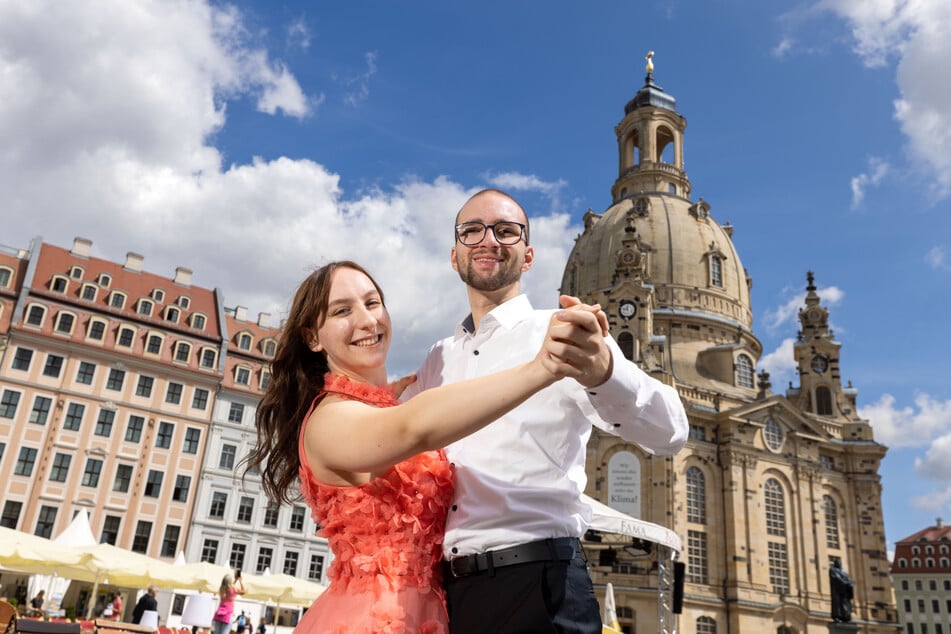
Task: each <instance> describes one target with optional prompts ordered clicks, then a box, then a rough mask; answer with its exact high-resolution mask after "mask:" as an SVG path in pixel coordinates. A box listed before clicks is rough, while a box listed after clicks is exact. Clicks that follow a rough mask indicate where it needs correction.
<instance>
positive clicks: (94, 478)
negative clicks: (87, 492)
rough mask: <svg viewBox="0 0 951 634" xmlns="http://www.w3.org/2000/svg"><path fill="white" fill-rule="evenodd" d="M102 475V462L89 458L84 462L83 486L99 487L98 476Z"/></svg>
mask: <svg viewBox="0 0 951 634" xmlns="http://www.w3.org/2000/svg"><path fill="white" fill-rule="evenodd" d="M100 475H102V460H97V459H95V458H89V459H87V460H86V468H85V469H83V486H84V487H97V486H99V476H100Z"/></svg>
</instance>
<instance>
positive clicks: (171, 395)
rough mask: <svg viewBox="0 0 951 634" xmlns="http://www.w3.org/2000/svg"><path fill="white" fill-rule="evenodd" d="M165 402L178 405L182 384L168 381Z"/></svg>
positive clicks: (180, 400)
mask: <svg viewBox="0 0 951 634" xmlns="http://www.w3.org/2000/svg"><path fill="white" fill-rule="evenodd" d="M165 402H166V403H171V404H172V405H179V404H181V402H182V384H181V383H173V382H171V381H169V383H168V389H167V390H165Z"/></svg>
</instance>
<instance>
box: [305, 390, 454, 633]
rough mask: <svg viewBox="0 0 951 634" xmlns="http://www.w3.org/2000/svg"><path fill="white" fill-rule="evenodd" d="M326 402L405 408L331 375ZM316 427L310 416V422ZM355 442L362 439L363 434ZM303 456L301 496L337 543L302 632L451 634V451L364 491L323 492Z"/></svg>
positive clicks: (423, 458)
mask: <svg viewBox="0 0 951 634" xmlns="http://www.w3.org/2000/svg"><path fill="white" fill-rule="evenodd" d="M326 394H333V395H335V396H338V397H343V398H348V399H353V400H356V401H360V402H363V403H367V404H370V405H374V406H376V407H391V406H393V405H397V404H398V401H397V400H396V397H395V396H394V394H393V391H392V390H390V389H389V388H387V387H377V386H373V385H369V384H360V383H354V382H352V381H350V380H349V379H347V378H344V377H341V376H337V375H333V374H328V375H326V377H325V378H324V391H323V392H322V393H321V394H320V396H318V397H317V399H315V401H314V404H315V405H316V404H317V402H319V400H320V399H321V398H323V396H324V395H326ZM309 418H310V414H309V413H308V416H307V418H305V423H306V420H307V419H309ZM355 433H358V431H357V430H355ZM303 439H304V426H303V425H302V426H301V434H300V441H299V447H298V451H299V453H300V462H301V467H300V481H301V493H302V494H303V495H304V499H305V500H306V501H307V503H308V504H309V505H310V508H311V512H312V514H313V518H314V521H315V522H317V524H318V525H320V526H321V527H322V528H321V529H320V530H319V531H317V534H318V535H320V536H321V537H325V538H326V539H327V541H328V542H329V543H330V548H331V550H332V551H333V553H334V560H333V563H331V565H330V569H329V570H328V572H327V576H328V577H329V578H330V586H329V587H328V588H327V590H325V591H324V592H323V593H322V594H321V595H320V596H319V597H318V598H317V600H316V601H314V604H313V605H312V606H311V607H310V609H308V610H307V611H306V612H305V613H304V616H303V618H302V619H301V620H300V622H299V623H298V625H297V627H296V628H295V630H294V631H295V632H307V633H310V632H327V633H329V634H384V633H385V634H416V633H419V634H446V633H448V631H449V625H448V623H449V620H448V616H447V614H446V597H445V594H444V591H443V587H442V568H441V565H440V560H441V558H442V540H443V533H444V531H445V524H446V512H447V510H448V507H449V504H450V500H451V499H452V468H451V466H450V465H449V461H448V460H447V459H446V455H445V453H444V452H443V451H441V450H440V451H428V452H425V453H422V454H419V455H417V456H414V457H412V458H410V459H409V460H406V461H404V462H401V463H399V464H397V465H395V466H393V467H390V469H389V470H387V471H386V472H385V473H383V474H382V475H380V476H378V477H376V478H374V479H373V480H371V481H370V482H367V483H366V484H362V485H359V486H334V485H330V484H324V483H322V482H318V481H317V479H316V478H315V477H314V474H313V472H312V471H311V469H310V465H309V464H308V463H307V457H306V456H305V454H304V444H303Z"/></svg>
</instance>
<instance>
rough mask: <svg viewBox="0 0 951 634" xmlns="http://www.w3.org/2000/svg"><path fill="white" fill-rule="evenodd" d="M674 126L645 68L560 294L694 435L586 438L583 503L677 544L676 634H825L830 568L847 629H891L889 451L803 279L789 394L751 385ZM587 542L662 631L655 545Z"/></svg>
mask: <svg viewBox="0 0 951 634" xmlns="http://www.w3.org/2000/svg"><path fill="white" fill-rule="evenodd" d="M685 128H686V120H685V119H684V118H683V117H682V116H681V115H680V114H679V113H677V111H676V101H675V99H674V98H673V97H672V96H670V95H669V94H667V93H666V92H664V90H663V89H662V88H660V87H659V86H657V85H656V84H655V83H654V77H653V72H652V69H649V70H648V74H647V78H646V81H645V84H644V86H643V87H642V88H641V89H640V90H639V91H638V92H637V94H636V95H635V96H634V98H633V99H631V101H630V102H628V104H627V105H626V107H625V114H624V117H623V119H622V120H621V122H620V123H619V124H618V125H617V126H616V128H615V133H616V135H617V139H618V153H619V163H618V167H619V173H618V177H617V180H616V181H615V183H614V185H613V187H612V189H611V192H612V197H613V204H612V205H611V206H610V207H609V208H608V209H607V210H605V211H604V212H603V213H600V214H598V213H595V212H593V211H591V210H589V211H588V213H587V214H585V216H584V227H585V228H584V232H583V233H582V234H581V235H579V236H578V238H577V240H576V243H575V247H574V249H573V250H572V253H571V255H570V257H569V260H568V263H567V265H566V268H565V273H564V278H563V280H562V287H561V290H562V292H566V293H569V294H574V295H578V296H580V297H582V298H583V299H584V300H586V301H589V302H598V303H600V304H601V305H602V306H604V307H605V310H606V311H607V313H608V315H609V322H610V327H611V332H612V334H613V335H614V337H615V338H616V339H617V341H618V343H619V344H620V346H621V348H622V350H623V351H624V353H625V355H627V356H628V357H629V358H630V359H632V360H634V361H635V362H636V363H638V364H639V365H640V366H641V367H642V368H643V369H644V370H645V371H647V372H649V373H651V374H652V375H654V376H656V377H657V378H658V379H660V380H662V381H664V382H666V383H668V384H669V385H673V386H675V387H676V388H677V389H678V391H679V393H680V396H681V398H682V399H683V401H684V403H685V405H686V409H687V414H688V417H689V419H690V427H691V434H690V440H689V441H688V443H687V447H686V448H685V449H684V450H683V451H682V452H680V453H679V454H678V455H676V456H674V457H657V456H651V455H650V454H648V453H646V452H644V451H642V450H641V449H640V448H639V447H637V446H636V445H633V444H630V443H625V442H623V441H621V440H620V439H618V438H616V437H614V436H611V435H607V434H604V433H601V432H599V431H598V430H595V432H594V434H593V435H592V438H591V441H590V443H589V446H588V476H589V480H588V490H587V491H586V493H587V494H589V495H591V496H592V497H595V498H597V499H599V500H601V501H602V502H605V503H607V504H609V505H611V506H613V507H615V508H617V509H618V510H621V511H624V512H627V513H629V514H632V515H636V516H638V517H640V518H642V519H644V520H647V521H649V522H654V523H657V524H660V525H663V526H666V527H668V528H671V529H672V530H674V531H675V532H676V533H677V534H678V535H679V536H680V537H681V539H682V540H683V552H682V553H681V556H680V560H681V561H682V562H685V563H686V568H685V587H684V600H683V612H682V614H681V615H680V617H679V628H678V631H679V632H684V633H687V634H691V633H694V632H696V633H698V634H711V633H713V632H716V633H718V634H724V633H727V632H729V633H740V632H743V633H745V632H780V633H782V634H805V633H813V634H815V633H818V632H823V633H824V632H827V631H829V630H828V628H829V625H830V624H831V622H832V619H831V616H830V612H831V594H830V587H829V567H830V564H831V562H832V561H833V560H834V559H835V558H836V557H839V558H841V560H842V562H843V567H844V568H845V569H846V570H847V571H848V572H849V573H850V575H851V576H852V578H853V579H854V580H855V583H856V588H855V601H854V612H853V616H852V620H853V623H855V624H856V625H857V626H858V631H860V632H876V633H877V632H882V633H884V632H895V630H896V626H897V615H896V611H895V602H894V597H893V592H892V588H891V583H890V580H889V564H888V561H887V554H886V545H885V534H884V524H883V518H882V506H881V482H880V478H879V475H878V470H879V466H880V464H881V461H882V458H883V457H884V455H885V451H886V449H885V447H884V446H882V445H880V444H878V443H876V442H875V440H874V438H873V436H872V429H871V427H870V426H869V424H868V422H867V421H865V420H862V419H861V418H859V416H858V414H857V413H856V406H855V400H856V390H855V389H854V388H853V387H852V386H851V384H849V385H846V386H843V385H842V382H841V378H840V373H839V358H840V344H839V343H838V342H837V341H836V339H835V337H834V334H833V332H832V331H831V330H830V329H829V320H828V311H827V310H826V309H825V308H824V307H823V306H822V305H821V302H820V300H819V296H818V294H817V291H816V287H815V283H814V279H813V275H812V273H810V274H809V275H808V277H807V295H806V300H805V303H804V305H803V307H802V309H801V310H800V314H799V321H800V331H799V333H798V336H797V339H796V343H795V345H794V355H795V360H796V363H797V365H798V373H799V385H798V386H792V385H790V387H789V389H788V390H787V391H786V393H785V394H776V393H773V392H772V391H771V385H770V383H769V380H768V379H769V377H768V375H767V374H766V373H765V372H761V373H759V374H758V375H757V373H756V363H757V361H758V359H759V358H760V356H761V355H762V345H761V343H760V341H759V339H758V338H757V337H756V335H755V334H754V332H753V330H752V323H753V314H752V310H751V303H750V289H751V287H752V281H751V278H750V275H749V274H748V273H747V271H746V269H745V268H744V267H743V265H742V263H741V261H740V257H739V254H738V253H737V251H736V248H735V247H734V245H733V241H732V235H733V227H732V226H730V225H721V224H719V223H718V222H717V221H716V220H715V219H714V217H713V215H712V214H711V205H710V204H709V203H707V202H706V201H704V200H703V198H700V199H698V200H697V201H693V200H691V198H690V189H691V186H690V181H689V179H688V178H687V174H686V172H685V171H684V131H685ZM591 537H593V538H594V539H592V540H590V541H589V542H588V543H587V548H588V550H589V553H591V554H592V557H591V559H592V561H591V564H592V573H593V574H592V577H593V579H594V581H595V584H596V587H603V585H605V584H607V583H608V582H610V583H612V584H613V587H614V592H615V596H616V602H617V607H618V613H619V616H620V622H621V625H622V628H623V629H624V631H626V632H653V631H656V629H657V596H656V593H655V592H654V588H655V587H656V566H655V565H654V564H652V563H651V558H650V556H649V550H650V547H649V545H648V544H637V543H636V542H635V543H634V544H630V543H627V544H624V543H620V542H617V541H613V542H612V541H611V540H609V539H605V538H603V537H602V536H594V535H592V536H591Z"/></svg>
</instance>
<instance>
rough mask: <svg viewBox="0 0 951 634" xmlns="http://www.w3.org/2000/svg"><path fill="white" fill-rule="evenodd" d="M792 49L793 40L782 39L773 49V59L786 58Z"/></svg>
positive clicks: (788, 38)
mask: <svg viewBox="0 0 951 634" xmlns="http://www.w3.org/2000/svg"><path fill="white" fill-rule="evenodd" d="M792 48H793V39H792V38H790V37H784V38H783V39H781V40H780V41H779V44H777V45H776V46H774V47H773V51H772V53H773V57H776V58H779V59H783V58H784V57H786V54H787V53H789V51H791V50H792Z"/></svg>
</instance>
